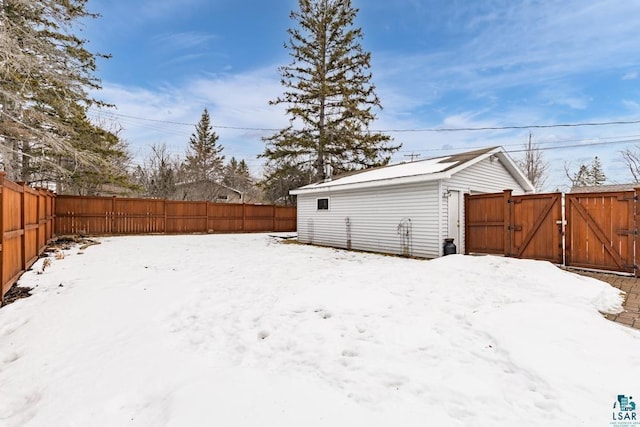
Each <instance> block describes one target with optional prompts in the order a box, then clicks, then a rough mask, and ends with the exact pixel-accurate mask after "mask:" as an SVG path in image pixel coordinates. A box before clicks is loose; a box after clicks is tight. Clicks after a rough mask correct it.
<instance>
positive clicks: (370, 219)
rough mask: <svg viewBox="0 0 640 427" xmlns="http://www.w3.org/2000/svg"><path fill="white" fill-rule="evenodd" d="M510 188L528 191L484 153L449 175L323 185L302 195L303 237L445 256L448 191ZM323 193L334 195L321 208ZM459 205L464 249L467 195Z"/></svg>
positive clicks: (318, 242)
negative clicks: (357, 184) (349, 185)
mask: <svg viewBox="0 0 640 427" xmlns="http://www.w3.org/2000/svg"><path fill="white" fill-rule="evenodd" d="M505 189H511V190H513V194H522V193H524V189H523V188H522V187H521V186H520V184H518V181H517V180H516V179H515V178H514V177H513V176H512V175H511V173H510V172H509V170H508V169H507V168H506V167H505V166H504V165H503V164H502V163H501V161H500V160H499V158H494V160H491V159H490V158H485V159H483V160H481V161H479V162H478V163H476V164H472V165H470V166H468V167H467V168H464V169H463V170H461V171H459V172H458V173H456V174H455V175H454V176H453V177H452V178H449V179H442V180H433V181H423V182H412V183H404V184H388V183H381V184H380V185H374V183H372V185H371V186H369V187H366V188H352V189H349V190H336V189H335V188H333V189H332V188H331V187H327V188H321V189H318V190H317V191H313V192H309V193H307V194H304V193H303V194H299V195H298V239H299V240H300V241H301V242H303V243H312V244H316V245H324V246H333V247H338V248H349V247H350V248H351V249H356V250H363V251H372V252H381V253H391V254H407V255H411V256H416V257H424V258H435V257H438V256H441V255H442V245H443V242H444V240H443V239H444V238H445V237H447V235H448V232H449V230H448V228H449V212H448V200H447V197H445V193H446V192H447V190H456V191H458V192H459V194H461V195H463V194H464V193H469V192H471V193H475V194H477V193H495V192H500V191H502V190H505ZM456 194H457V193H456ZM320 198H328V199H329V209H328V210H318V203H317V200H318V199H320ZM459 210H460V218H459V220H460V227H461V230H460V234H461V235H460V241H458V242H455V243H456V246H457V247H458V251H459V252H460V253H464V199H463V197H462V196H461V198H460V209H459ZM347 219H348V223H347V221H346V220H347ZM403 233H404V237H405V238H404V239H403ZM349 236H350V239H349Z"/></svg>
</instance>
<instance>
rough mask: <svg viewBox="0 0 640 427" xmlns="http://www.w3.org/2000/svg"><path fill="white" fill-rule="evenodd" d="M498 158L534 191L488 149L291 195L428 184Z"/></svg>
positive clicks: (499, 151)
mask: <svg viewBox="0 0 640 427" xmlns="http://www.w3.org/2000/svg"><path fill="white" fill-rule="evenodd" d="M491 156H496V157H497V158H498V159H499V160H500V162H501V163H502V164H503V165H504V166H505V167H506V169H507V170H508V171H509V173H511V175H513V177H514V179H516V181H517V182H518V183H519V184H520V185H521V186H522V188H523V189H525V191H527V192H533V191H535V189H534V187H533V185H532V184H531V182H529V180H528V179H527V178H526V176H524V174H523V173H522V171H521V170H520V169H519V168H518V166H517V165H516V164H515V162H514V161H513V160H512V159H511V158H510V157H509V156H508V155H507V153H506V152H505V151H504V149H503V148H502V147H489V148H484V149H481V150H475V151H468V152H464V153H459V154H454V155H449V156H441V157H433V158H430V159H425V160H418V161H415V162H408V163H399V164H395V165H389V166H381V167H376V168H371V169H364V170H361V171H357V172H352V173H348V174H344V175H340V176H337V177H336V178H334V179H333V180H331V181H326V182H318V183H315V184H309V185H305V186H304V187H301V188H298V189H295V190H291V191H290V194H292V195H298V194H306V193H313V192H316V191H329V190H348V189H355V188H368V187H382V186H386V185H394V184H406V183H412V182H427V181H435V180H439V179H447V178H451V176H452V175H454V174H455V173H457V172H460V171H461V170H463V169H466V168H468V167H469V166H472V165H474V164H476V163H478V162H480V161H482V160H484V159H487V158H489V157H491Z"/></svg>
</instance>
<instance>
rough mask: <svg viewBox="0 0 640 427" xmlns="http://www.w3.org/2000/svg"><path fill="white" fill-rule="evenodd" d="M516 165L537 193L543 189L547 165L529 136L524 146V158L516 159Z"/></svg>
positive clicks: (538, 148)
mask: <svg viewBox="0 0 640 427" xmlns="http://www.w3.org/2000/svg"><path fill="white" fill-rule="evenodd" d="M516 163H517V164H518V166H520V169H522V171H523V172H524V173H525V175H526V176H527V178H528V179H529V181H531V183H532V184H533V186H534V187H535V188H536V190H537V191H540V190H542V189H543V188H544V185H545V184H546V182H547V170H548V169H549V163H548V162H546V161H545V160H544V157H543V155H542V151H541V150H540V147H538V145H536V144H534V143H533V142H532V135H531V134H529V141H528V142H527V143H526V144H525V145H524V157H523V158H522V159H517V160H516Z"/></svg>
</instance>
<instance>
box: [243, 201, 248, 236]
mask: <svg viewBox="0 0 640 427" xmlns="http://www.w3.org/2000/svg"><path fill="white" fill-rule="evenodd" d="M246 222H247V205H246V204H245V203H243V204H242V232H243V233H244V232H245V231H246V224H245V223H246Z"/></svg>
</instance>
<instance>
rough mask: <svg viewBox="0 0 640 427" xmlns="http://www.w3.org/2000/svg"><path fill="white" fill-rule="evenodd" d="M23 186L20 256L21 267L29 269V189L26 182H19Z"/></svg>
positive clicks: (21, 196)
mask: <svg viewBox="0 0 640 427" xmlns="http://www.w3.org/2000/svg"><path fill="white" fill-rule="evenodd" d="M18 184H20V185H21V186H22V191H21V192H20V229H21V230H22V235H21V236H20V257H21V268H22V270H23V271H26V270H27V227H26V223H27V221H26V218H25V216H26V214H27V204H26V203H27V199H26V197H25V196H24V195H25V193H26V189H27V183H26V182H20V183H18Z"/></svg>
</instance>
